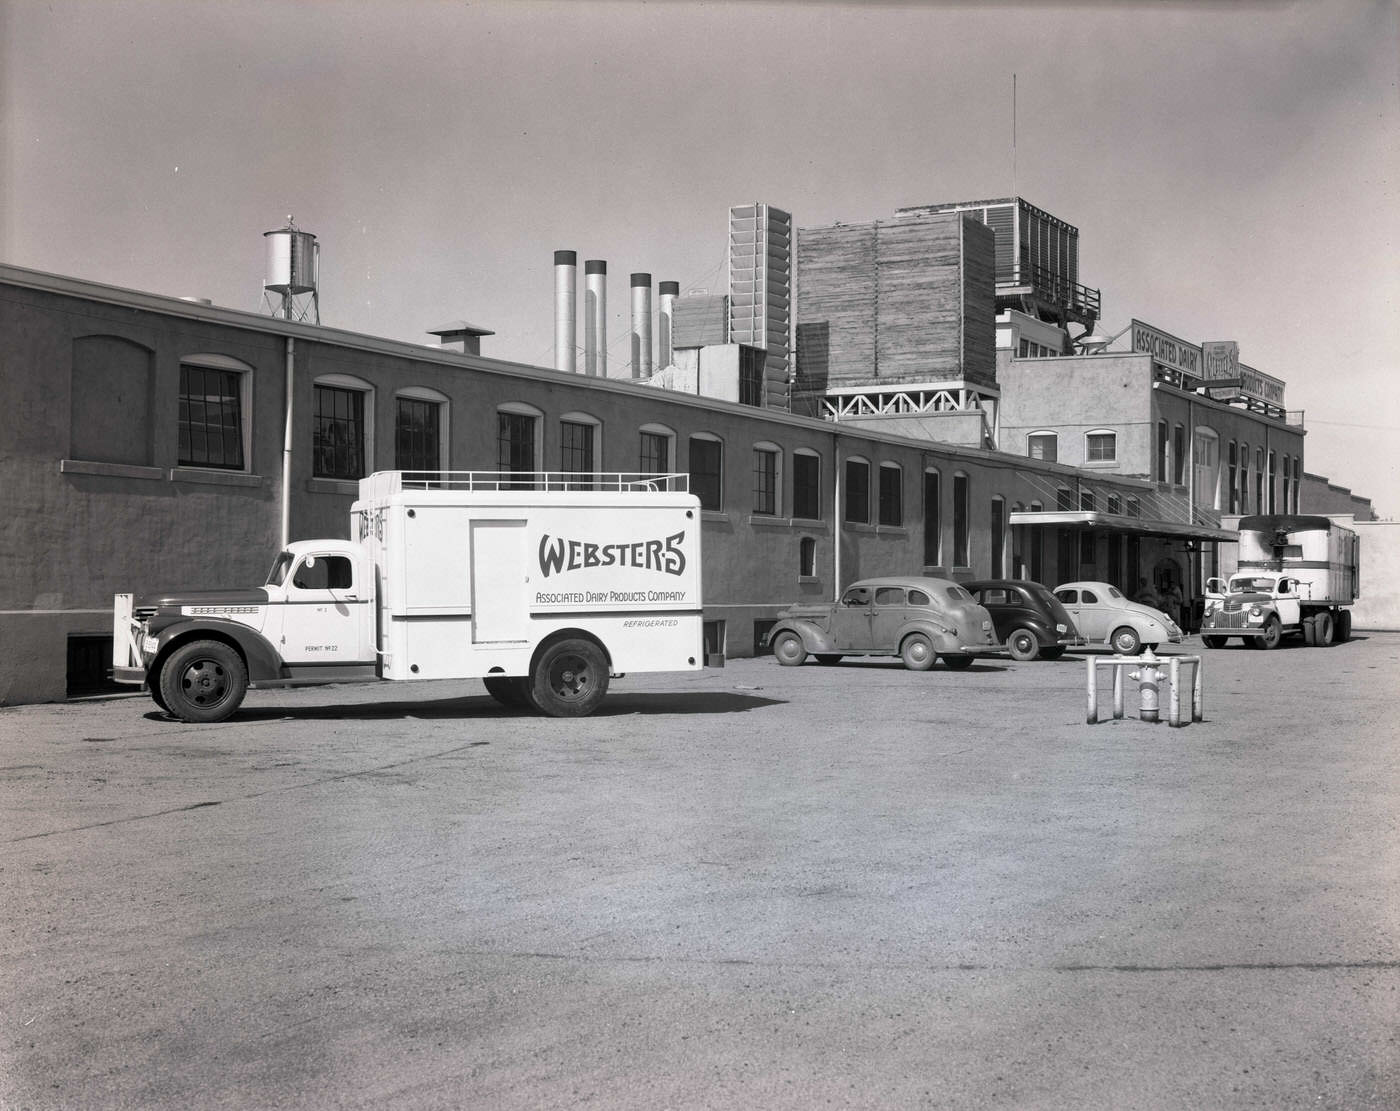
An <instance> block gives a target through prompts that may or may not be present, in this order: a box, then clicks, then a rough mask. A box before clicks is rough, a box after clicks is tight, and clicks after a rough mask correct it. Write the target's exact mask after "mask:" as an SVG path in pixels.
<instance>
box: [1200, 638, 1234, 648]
mask: <svg viewBox="0 0 1400 1111" xmlns="http://www.w3.org/2000/svg"><path fill="white" fill-rule="evenodd" d="M1229 639H1230V638H1229V637H1217V636H1203V637H1201V643H1202V644H1204V645H1205V646H1206V647H1207V648H1224V647H1225V642H1226V641H1227V640H1229Z"/></svg>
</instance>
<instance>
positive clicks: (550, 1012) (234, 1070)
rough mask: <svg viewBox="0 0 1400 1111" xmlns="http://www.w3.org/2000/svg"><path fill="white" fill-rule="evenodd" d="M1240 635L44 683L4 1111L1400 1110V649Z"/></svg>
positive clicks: (13, 769) (6, 987)
mask: <svg viewBox="0 0 1400 1111" xmlns="http://www.w3.org/2000/svg"><path fill="white" fill-rule="evenodd" d="M1182 651H1184V652H1187V653H1191V652H1201V649H1200V648H1199V647H1198V642H1197V641H1195V640H1194V639H1192V640H1190V641H1188V642H1187V644H1186V645H1185V646H1184V648H1183V649H1182ZM1203 655H1204V658H1205V669H1206V671H1205V676H1206V720H1205V721H1204V722H1201V723H1199V724H1195V725H1192V726H1189V727H1187V728H1183V729H1175V730H1173V729H1170V728H1168V727H1167V726H1166V725H1157V726H1151V725H1146V724H1143V723H1141V722H1139V721H1136V720H1125V721H1122V722H1116V723H1114V722H1105V723H1102V724H1099V725H1096V726H1089V725H1086V724H1085V723H1084V686H1085V669H1086V665H1085V663H1084V656H1082V655H1079V656H1070V657H1067V658H1066V659H1065V660H1062V661H1059V662H1056V663H1044V662H1042V663H1030V664H1019V663H1014V662H1012V661H1010V660H1009V659H1004V658H1003V659H990V660H987V661H985V662H982V663H979V664H978V666H976V667H974V668H973V669H971V670H968V671H963V672H949V671H945V670H944V669H943V668H942V667H941V666H940V667H938V668H935V670H934V671H932V672H930V673H927V674H912V673H908V672H905V671H903V670H901V669H899V668H898V667H897V666H895V665H893V664H885V663H852V664H846V665H842V666H838V667H822V666H820V665H815V664H809V665H807V666H805V667H802V668H799V669H788V668H780V667H779V666H777V664H776V663H775V662H774V661H773V660H772V659H762V660H740V661H731V662H730V664H729V666H728V667H726V668H724V669H714V670H707V671H704V672H699V673H688V674H683V675H661V676H634V677H629V678H627V679H624V680H621V681H619V682H617V683H615V684H614V690H613V693H612V694H611V695H610V696H609V699H608V700H607V701H606V702H605V703H604V706H603V709H602V711H601V712H600V713H599V714H598V715H597V716H595V717H593V718H590V719H586V720H583V721H578V722H563V721H554V720H546V719H540V718H533V717H526V716H521V715H516V714H511V713H507V712H504V711H501V710H499V709H498V708H497V707H496V705H495V703H493V702H491V701H490V700H489V699H487V698H486V697H485V695H484V693H483V692H482V691H481V688H480V686H479V685H478V684H476V683H474V682H472V683H468V682H462V683H427V684H415V685H412V686H410V685H406V684H404V685H395V686H389V685H384V686H379V687H353V686H345V687H335V688H319V689H306V690H298V691H293V692H256V691H255V692H253V693H252V694H250V696H249V698H248V701H247V703H245V706H244V708H243V710H242V711H240V713H239V715H238V716H237V717H236V718H235V719H234V720H233V721H231V722H229V723H226V724H223V725H218V726H199V727H191V726H186V725H183V724H180V723H178V722H175V721H173V720H171V719H168V718H165V717H164V716H163V715H161V714H160V713H159V711H157V710H156V708H155V706H154V704H153V703H151V702H150V701H149V700H147V699H145V698H142V697H135V696H126V697H119V698H113V699H107V700H100V701H90V702H82V703H72V704H67V705H55V706H28V707H18V708H9V709H5V710H0V745H3V753H0V790H3V794H0V842H3V856H0V867H2V868H3V873H2V874H0V883H3V890H4V892H5V894H4V909H5V914H4V924H3V935H2V936H3V941H0V946H2V947H3V956H2V957H0V999H3V1004H2V1006H3V1011H2V1012H0V1022H2V1023H3V1026H2V1028H3V1035H2V1036H0V1106H3V1107H5V1108H25V1107H33V1108H87V1107H142V1108H148V1107H156V1108H204V1107H230V1108H271V1107H283V1106H285V1107H375V1108H378V1107H443V1108H448V1107H480V1108H526V1107H531V1108H534V1107H544V1108H548V1107H578V1106H592V1107H600V1108H666V1107H674V1108H688V1107H723V1108H812V1107H854V1108H876V1107H880V1108H883V1107H897V1108H907V1107H953V1108H1001V1107H1006V1108H1010V1107H1015V1108H1023V1107H1029V1108H1216V1107H1218V1108H1233V1107H1261V1108H1280V1107H1284V1108H1288V1107H1299V1108H1301V1107H1333V1108H1358V1107H1376V1108H1395V1107H1397V1106H1400V817H1398V816H1400V713H1397V698H1400V634H1394V633H1373V634H1366V633H1362V634H1360V635H1359V637H1358V639H1357V640H1355V641H1353V642H1352V643H1350V644H1347V645H1342V646H1338V647H1335V648H1331V649H1325V650H1324V649H1307V648H1303V647H1301V646H1299V647H1284V648H1281V649H1280V650H1278V651H1276V652H1268V653H1266V652H1257V651H1248V650H1245V649H1242V648H1231V649H1227V650H1224V651H1213V652H1204V653H1203ZM1129 709H1130V713H1132V714H1135V710H1136V702H1135V700H1134V699H1133V698H1132V697H1131V696H1130V699H1129Z"/></svg>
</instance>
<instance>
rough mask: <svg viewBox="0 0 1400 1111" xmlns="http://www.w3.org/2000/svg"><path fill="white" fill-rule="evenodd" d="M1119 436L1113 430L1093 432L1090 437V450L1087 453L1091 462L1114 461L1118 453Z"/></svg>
mask: <svg viewBox="0 0 1400 1111" xmlns="http://www.w3.org/2000/svg"><path fill="white" fill-rule="evenodd" d="M1116 439H1117V437H1116V436H1115V435H1114V434H1113V433H1112V432H1093V433H1090V434H1089V437H1088V451H1087V453H1086V455H1087V458H1088V460H1089V462H1091V463H1108V462H1112V461H1113V459H1114V458H1115V457H1116V455H1117V451H1116V445H1115V441H1116Z"/></svg>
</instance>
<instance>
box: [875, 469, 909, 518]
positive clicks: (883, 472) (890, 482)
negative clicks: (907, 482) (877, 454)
mask: <svg viewBox="0 0 1400 1111" xmlns="http://www.w3.org/2000/svg"><path fill="white" fill-rule="evenodd" d="M879 522H880V524H882V525H891V526H895V527H898V526H900V525H903V524H904V468H903V467H901V466H900V465H899V464H898V463H881V464H880V505H879Z"/></svg>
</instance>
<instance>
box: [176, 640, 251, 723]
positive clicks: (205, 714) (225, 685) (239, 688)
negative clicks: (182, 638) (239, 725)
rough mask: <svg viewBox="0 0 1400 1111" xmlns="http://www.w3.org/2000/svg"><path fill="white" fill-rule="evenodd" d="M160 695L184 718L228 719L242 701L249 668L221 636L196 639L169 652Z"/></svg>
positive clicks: (204, 719) (177, 715)
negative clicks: (218, 637)
mask: <svg viewBox="0 0 1400 1111" xmlns="http://www.w3.org/2000/svg"><path fill="white" fill-rule="evenodd" d="M159 682H160V696H161V701H162V702H163V703H164V705H165V708H166V709H167V710H168V711H169V712H170V713H172V714H174V715H175V716H176V717H177V718H179V719H180V720H181V721H194V722H204V723H208V722H215V721H225V720H227V719H228V718H230V717H232V716H233V712H234V711H235V710H237V709H238V707H239V706H240V705H242V703H243V694H244V692H245V691H246V690H247V689H248V669H247V668H246V667H245V666H244V664H243V657H242V656H240V655H239V654H238V653H237V652H236V651H234V650H233V649H232V648H230V647H229V646H228V645H227V644H225V643H224V642H223V641H221V640H195V641H191V642H190V643H189V644H183V645H181V646H180V647H179V648H177V649H175V651H174V652H172V653H171V654H170V658H169V659H168V660H166V661H165V666H164V667H162V668H161V669H160V679H159Z"/></svg>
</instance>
